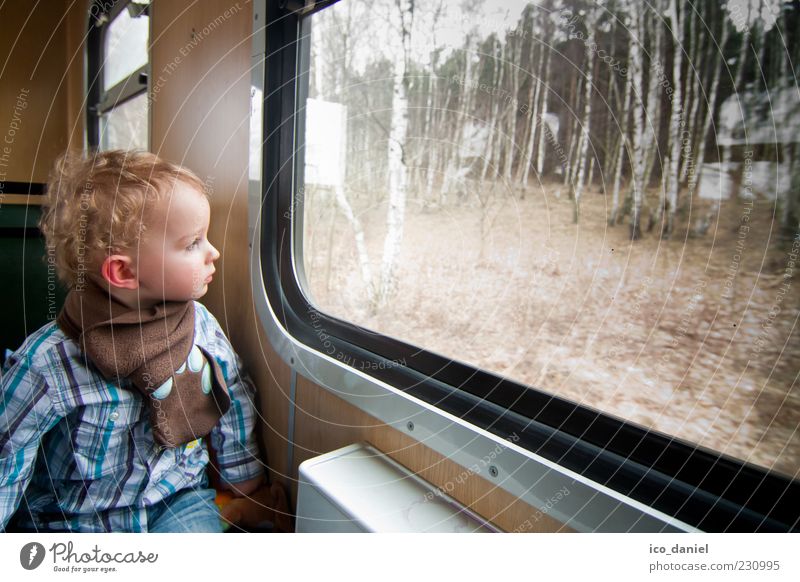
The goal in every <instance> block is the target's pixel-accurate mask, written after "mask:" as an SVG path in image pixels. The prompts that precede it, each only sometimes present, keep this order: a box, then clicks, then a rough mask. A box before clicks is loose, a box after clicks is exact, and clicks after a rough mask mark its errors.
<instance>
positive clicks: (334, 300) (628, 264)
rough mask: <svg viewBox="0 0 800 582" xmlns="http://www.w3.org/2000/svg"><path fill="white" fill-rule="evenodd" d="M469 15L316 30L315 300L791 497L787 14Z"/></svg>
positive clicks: (395, 18) (793, 270)
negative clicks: (747, 467)
mask: <svg viewBox="0 0 800 582" xmlns="http://www.w3.org/2000/svg"><path fill="white" fill-rule="evenodd" d="M467 4H468V6H466V8H465V3H464V2H463V1H462V0H441V1H437V2H425V3H419V2H414V3H412V2H409V1H407V0H400V1H394V0H392V1H389V0H383V1H380V2H367V1H366V0H342V1H341V2H339V3H337V4H335V5H333V6H331V7H328V8H326V9H324V10H321V11H320V12H318V13H316V14H314V15H312V16H311V17H310V18H311V36H310V39H309V40H308V42H309V43H310V66H309V69H308V71H303V73H304V74H307V75H308V87H309V90H308V99H307V100H306V101H305V102H303V103H301V104H300V106H299V107H300V112H301V114H303V115H305V128H306V130H305V135H304V144H303V155H304V160H305V162H304V166H303V167H302V168H300V169H299V174H300V177H301V180H300V181H299V186H298V188H300V190H299V191H297V192H295V196H301V197H302V200H303V205H302V209H303V215H302V229H301V230H300V231H299V232H298V233H297V236H300V237H302V245H301V246H300V248H302V256H301V257H298V259H297V260H298V261H300V265H301V267H302V271H303V272H304V279H305V281H304V283H305V288H304V292H305V293H306V295H307V297H308V298H309V300H310V301H311V303H312V304H313V305H314V306H315V307H316V308H317V309H319V310H320V311H321V312H323V313H326V314H329V315H331V316H333V317H335V318H338V319H341V320H345V321H348V322H351V323H353V324H355V325H358V326H360V327H361V328H365V329H367V330H374V331H377V332H379V333H381V334H383V335H385V336H391V337H394V338H397V339H399V340H402V341H404V342H407V343H409V344H413V345H417V346H420V347H422V348H425V349H426V350H428V351H431V352H435V353H438V354H441V355H443V356H445V357H453V358H457V359H458V360H460V361H463V362H465V363H467V364H469V365H472V366H475V367H477V368H481V369H484V370H488V371H491V372H493V373H495V374H496V375H498V376H500V377H506V378H510V379H512V380H514V381H516V382H519V383H521V384H525V385H528V386H532V387H535V388H537V389H540V390H542V391H545V392H547V393H549V394H553V395H557V396H560V397H563V398H566V399H568V400H570V401H573V402H576V403H579V404H581V405H582V406H585V407H588V408H591V409H596V410H600V411H602V412H604V413H606V414H608V415H611V416H614V417H618V418H621V419H624V420H627V421H632V422H634V423H636V424H638V425H641V426H643V427H644V428H646V429H652V430H655V431H658V432H661V433H665V434H667V435H669V436H674V437H678V438H680V439H683V440H685V441H688V442H690V443H692V444H694V445H699V446H701V447H705V448H708V449H712V450H714V451H717V452H721V453H724V454H726V455H730V456H733V457H735V458H737V459H739V460H742V461H745V462H749V463H753V464H755V465H758V466H761V467H764V468H766V469H769V470H774V471H777V472H779V473H782V474H785V475H788V476H790V477H796V476H797V474H798V470H800V431H798V430H797V428H798V417H799V416H800V398H799V397H798V394H800V393H799V392H798V390H797V379H798V373H799V372H800V337H799V336H800V327H798V325H797V320H798V314H800V293H798V289H797V286H798V285H799V284H800V283H798V281H797V268H798V266H800V262H798V260H800V235H798V217H800V198H798V196H800V159H798V158H800V147H799V146H798V136H800V100H798V98H797V95H798V93H797V86H796V84H795V81H794V79H796V77H797V73H798V71H797V70H796V69H795V70H793V69H792V67H793V66H795V67H796V63H798V62H800V50H799V49H798V46H800V43H798V39H797V34H798V30H800V13H798V7H797V4H796V3H784V2H779V1H774V2H773V1H767V2H762V1H755V0H752V1H751V0H730V1H727V0H712V1H703V2H689V1H685V0H657V1H656V2H655V3H651V4H641V3H638V2H632V1H615V2H594V1H591V2H576V1H569V2H567V1H560V0H548V1H545V2H541V3H536V4H534V3H527V2H523V1H517V2H508V1H503V2H500V1H493V0H472V1H470V2H468V3H467ZM793 63H794V65H793Z"/></svg>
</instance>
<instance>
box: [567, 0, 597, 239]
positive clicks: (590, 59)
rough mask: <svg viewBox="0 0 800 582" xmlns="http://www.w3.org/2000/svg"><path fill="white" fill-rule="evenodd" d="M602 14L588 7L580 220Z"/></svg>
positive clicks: (577, 198)
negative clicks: (596, 30)
mask: <svg viewBox="0 0 800 582" xmlns="http://www.w3.org/2000/svg"><path fill="white" fill-rule="evenodd" d="M601 15H602V7H601V6H592V7H591V8H587V10H586V16H585V23H586V37H585V39H584V45H585V53H586V78H585V79H584V83H583V85H584V95H583V122H582V124H581V143H580V149H579V152H578V181H577V183H576V185H575V195H574V196H575V198H574V202H575V209H574V212H573V215H572V218H573V221H574V222H575V223H577V222H578V220H579V218H580V208H581V195H582V194H583V186H584V180H585V177H586V157H587V154H588V152H589V142H590V141H591V135H590V131H591V123H592V91H593V89H594V54H595V51H596V50H597V48H596V47H597V44H596V35H595V29H596V28H597V22H598V21H599V20H600V16H601Z"/></svg>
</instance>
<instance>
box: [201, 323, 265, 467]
mask: <svg viewBox="0 0 800 582" xmlns="http://www.w3.org/2000/svg"><path fill="white" fill-rule="evenodd" d="M203 311H205V309H203ZM205 315H206V316H207V317H208V319H209V332H210V333H211V334H213V336H214V338H213V342H212V345H213V349H212V350H211V353H212V355H213V356H214V357H215V358H216V360H217V363H219V365H220V368H222V375H223V376H224V377H225V381H226V382H227V384H228V394H229V396H230V399H231V406H230V408H229V409H228V412H226V413H225V415H224V416H223V417H222V418H221V419H220V421H219V423H217V426H215V427H214V428H213V429H212V430H211V446H212V447H213V449H214V452H215V454H216V459H217V469H218V471H219V474H220V477H222V479H223V480H224V481H225V482H227V483H240V482H242V481H247V480H249V479H253V478H255V477H258V476H260V475H263V473H264V464H263V462H262V461H261V459H260V457H259V450H258V443H257V442H256V438H255V432H254V428H255V411H256V409H255V403H254V396H255V388H254V387H253V383H252V382H251V381H250V379H249V378H248V377H247V376H246V374H244V372H243V371H242V363H241V360H240V359H239V356H238V355H237V354H236V352H235V351H234V350H233V347H232V346H231V344H230V342H229V341H228V338H227V337H225V334H224V333H223V332H222V329H221V328H220V327H219V324H218V323H217V321H216V320H215V319H214V317H213V316H212V315H211V314H210V313H208V311H205Z"/></svg>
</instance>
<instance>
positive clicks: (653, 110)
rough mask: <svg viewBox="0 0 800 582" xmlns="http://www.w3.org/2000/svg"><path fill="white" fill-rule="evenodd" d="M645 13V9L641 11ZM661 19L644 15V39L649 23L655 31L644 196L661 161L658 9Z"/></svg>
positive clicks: (657, 0)
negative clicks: (659, 151)
mask: <svg viewBox="0 0 800 582" xmlns="http://www.w3.org/2000/svg"><path fill="white" fill-rule="evenodd" d="M660 2H661V0H654V3H655V6H659V7H660ZM641 10H642V11H643V12H644V9H641ZM657 11H658V13H659V18H654V17H651V16H649V15H646V14H643V15H642V20H643V23H642V28H641V31H642V39H644V33H645V27H646V26H647V23H648V22H649V26H650V27H651V29H653V32H652V36H653V46H652V47H651V49H650V78H649V80H648V84H647V85H648V87H647V123H646V124H645V141H646V145H645V173H644V181H643V183H642V194H643V195H644V193H645V192H646V191H647V188H648V186H649V185H650V176H651V175H652V173H653V167H654V166H655V163H656V160H658V159H659V156H658V150H659V144H658V138H659V130H660V128H661V92H660V91H659V90H658V88H659V86H660V85H659V84H660V83H661V80H662V79H663V78H664V77H665V76H666V73H665V71H664V65H663V63H662V62H661V43H662V36H663V35H662V26H661V19H660V14H661V10H660V9H657Z"/></svg>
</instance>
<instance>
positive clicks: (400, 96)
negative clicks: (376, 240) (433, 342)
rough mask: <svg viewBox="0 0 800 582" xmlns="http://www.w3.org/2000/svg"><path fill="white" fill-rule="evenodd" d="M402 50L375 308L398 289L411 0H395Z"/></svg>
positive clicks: (394, 82) (395, 78)
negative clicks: (386, 211)
mask: <svg viewBox="0 0 800 582" xmlns="http://www.w3.org/2000/svg"><path fill="white" fill-rule="evenodd" d="M397 7H398V9H399V18H400V28H401V33H402V39H403V50H402V51H397V54H396V55H395V57H394V63H393V68H394V70H393V76H392V77H393V80H392V85H393V89H392V127H391V130H390V132H389V153H388V165H389V209H388V214H387V217H386V224H387V227H388V228H387V232H386V239H385V241H384V245H383V261H382V262H381V282H380V287H379V291H378V296H377V301H376V307H382V306H384V305H385V304H386V302H387V301H388V300H389V299H390V298H391V297H392V296H393V295H394V293H395V292H396V290H397V275H396V273H395V271H396V267H397V258H398V257H399V255H400V246H401V245H402V243H403V228H404V225H405V209H406V197H407V194H408V193H407V184H408V168H407V167H406V162H405V151H404V148H405V146H406V135H407V132H408V79H407V77H406V67H407V64H408V59H409V56H408V51H409V45H410V42H409V40H410V39H409V37H410V35H411V23H412V18H413V12H412V2H411V0H397Z"/></svg>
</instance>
